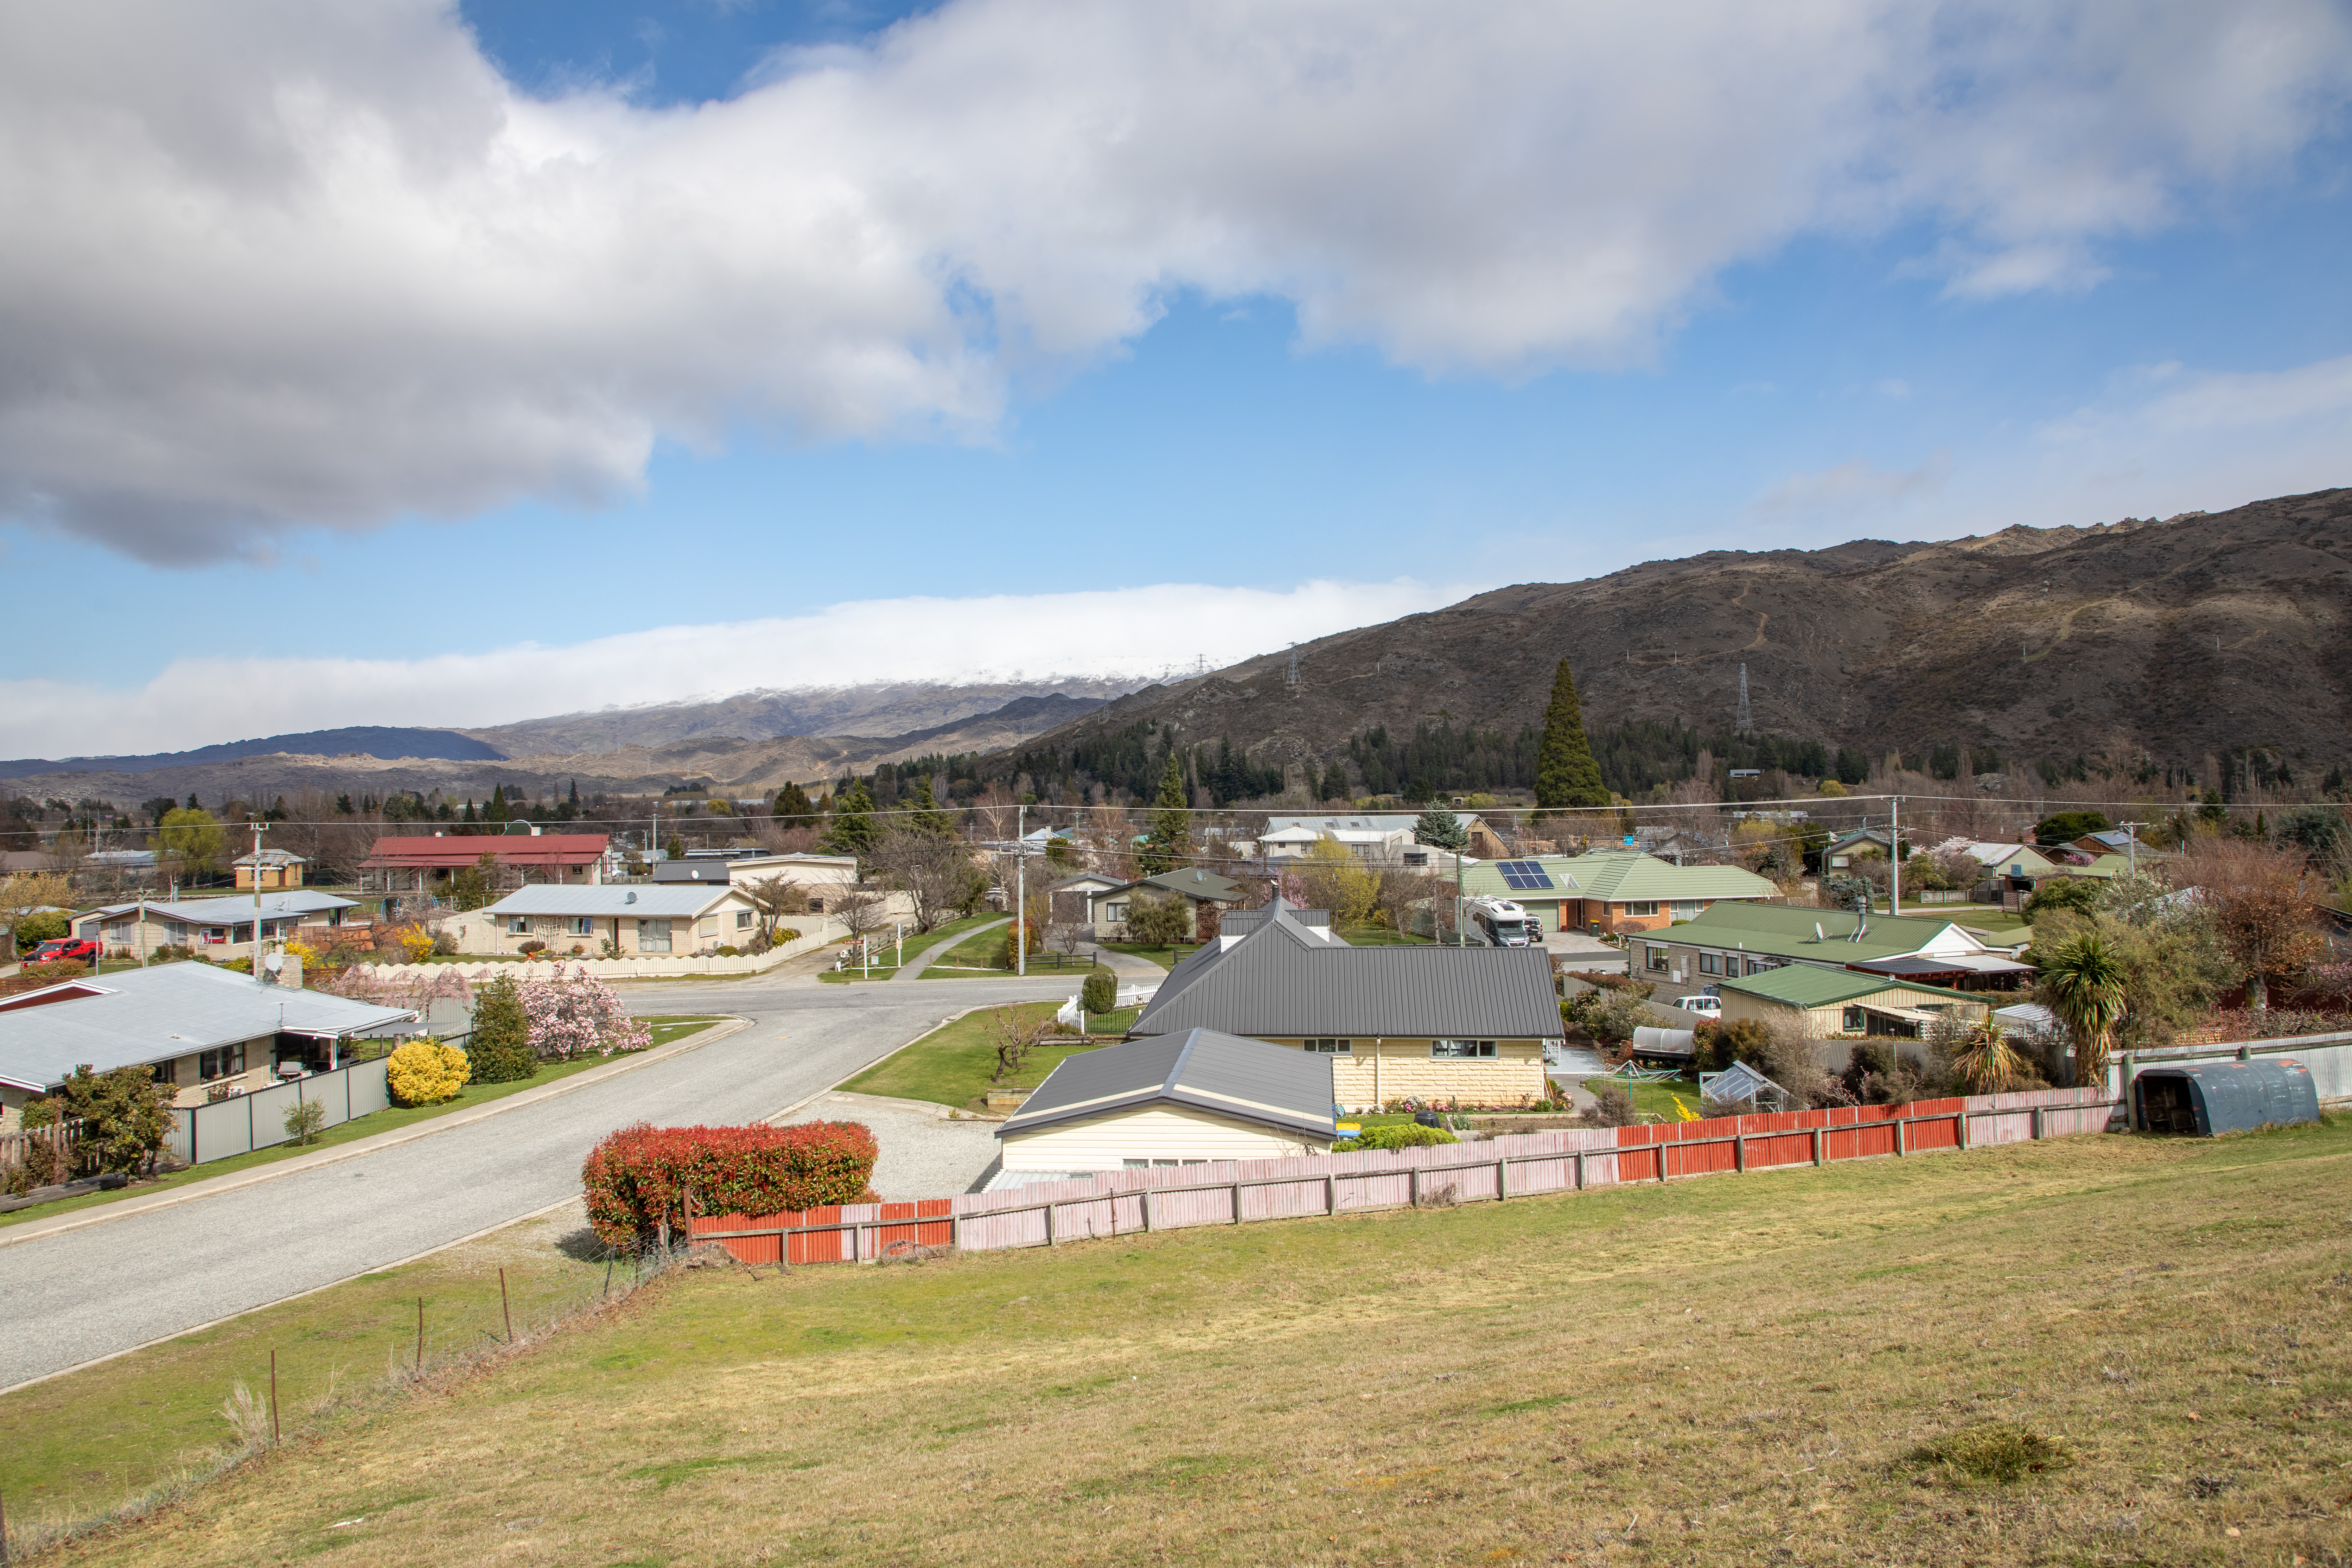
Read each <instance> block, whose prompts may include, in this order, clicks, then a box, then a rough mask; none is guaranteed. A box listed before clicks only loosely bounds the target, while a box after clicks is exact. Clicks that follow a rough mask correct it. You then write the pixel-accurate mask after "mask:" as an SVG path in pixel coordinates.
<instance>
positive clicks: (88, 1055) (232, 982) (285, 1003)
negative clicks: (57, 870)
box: [0, 963, 416, 1131]
mask: <svg viewBox="0 0 2352 1568" xmlns="http://www.w3.org/2000/svg"><path fill="white" fill-rule="evenodd" d="M415 1018H416V1015H415V1014H414V1013H410V1012H404V1011H402V1010H401V1009H398V1008H393V1007H382V1006H378V1005H375V1004H373V1003H368V1002H352V1001H349V1000H347V999H345V998H343V997H341V996H331V995H328V994H326V993H324V992H320V991H303V990H299V989H292V988H289V987H287V986H283V985H276V984H268V983H266V982H263V981H257V980H254V979H251V978H249V977H248V976H246V975H242V974H235V973H230V972H229V971H227V970H225V969H215V968H214V967H213V966H212V965H210V964H208V963H165V964H158V965H156V966H155V967H154V968H152V969H133V970H125V971H123V972H121V973H115V974H109V975H106V976H104V977H103V978H100V979H91V980H68V981H64V982H61V983H60V984H56V985H50V986H45V987H43V988H42V989H40V990H38V991H25V992H20V993H18V994H16V995H14V996H10V997H7V998H5V999H0V1131H15V1129H16V1125H17V1116H18V1113H19V1111H21V1110H22V1109H23V1107H24V1104H25V1101H26V1100H29V1099H31V1098H32V1097H34V1096H35V1095H39V1094H45V1093H47V1092H48V1091H49V1090H50V1089H54V1088H55V1087H56V1086H57V1085H58V1084H59V1083H61V1082H63V1081H64V1080H65V1079H66V1078H67V1077H68V1075H69V1074H71V1073H72V1072H73V1070H74V1069H75V1068H78V1067H82V1066H88V1067H89V1068H93V1069H94V1070H96V1071H99V1072H106V1071H109V1070H110V1069H112V1068H120V1067H146V1068H152V1070H153V1072H154V1074H155V1077H156V1079H157V1080H158V1081H159V1082H163V1083H168V1084H171V1085H173V1087H174V1088H175V1089H177V1090H178V1093H177V1094H176V1095H175V1096H174V1099H173V1103H175V1104H178V1105H201V1104H203V1103H204V1102H205V1100H208V1099H209V1100H217V1099H219V1098H221V1097H222V1096H223V1095H225V1094H229V1093H243V1092H244V1091H246V1090H247V1089H259V1088H261V1087H262V1086H263V1085H265V1084H267V1083H268V1082H270V1081H271V1080H272V1079H276V1078H277V1077H278V1076H279V1068H280V1067H281V1066H290V1065H293V1064H299V1066H300V1067H301V1068H305V1069H310V1070H324V1069H327V1068H332V1067H334V1066H335V1065H336V1064H337V1058H338V1057H339V1056H340V1054H341V1043H342V1042H343V1041H345V1040H350V1039H355V1038H373V1037H379V1036H383V1035H392V1034H400V1033H404V1032H407V1030H408V1029H409V1028H410V1027H411V1026H413V1025H414V1023H415Z"/></svg>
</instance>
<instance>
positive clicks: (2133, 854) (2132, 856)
mask: <svg viewBox="0 0 2352 1568" xmlns="http://www.w3.org/2000/svg"><path fill="white" fill-rule="evenodd" d="M2146 826H2147V823H2145V822H2126V823H2125V824H2124V855H2125V857H2126V858H2127V859H2128V860H2129V861H2130V863H2131V874H2132V875H2133V876H2135V877H2137V876H2138V875H2139V830H2140V829H2141V828H2143V827H2146Z"/></svg>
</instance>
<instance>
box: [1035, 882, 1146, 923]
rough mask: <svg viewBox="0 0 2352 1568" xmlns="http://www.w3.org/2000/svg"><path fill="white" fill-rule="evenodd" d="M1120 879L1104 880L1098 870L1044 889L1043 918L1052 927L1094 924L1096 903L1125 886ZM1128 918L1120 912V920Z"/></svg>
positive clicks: (1125, 883)
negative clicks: (1107, 894)
mask: <svg viewBox="0 0 2352 1568" xmlns="http://www.w3.org/2000/svg"><path fill="white" fill-rule="evenodd" d="M1127 885H1128V884H1127V880H1126V879H1124V878H1121V877H1106V876H1104V875H1103V874H1102V873H1101V872H1099V871H1081V872H1079V873H1078V874H1077V875H1076V876H1075V877H1065V878H1063V879H1061V880H1060V881H1058V882H1055V883H1052V884H1050V885H1049V886H1048V887H1047V888H1046V889H1045V910H1046V913H1045V919H1046V921H1047V923H1049V924H1052V925H1082V926H1088V927H1092V926H1093V925H1094V924H1095V900H1097V899H1099V898H1101V897H1102V896H1103V895H1104V894H1106V893H1111V892H1116V891H1117V890H1118V889H1121V888H1124V887H1126V886H1127ZM1126 918H1127V916H1126V915H1125V914H1124V913H1121V914H1120V916H1119V919H1120V920H1122V921H1123V920H1125V919H1126Z"/></svg>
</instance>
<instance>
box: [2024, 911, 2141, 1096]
mask: <svg viewBox="0 0 2352 1568" xmlns="http://www.w3.org/2000/svg"><path fill="white" fill-rule="evenodd" d="M2036 957H2037V958H2038V959H2039V961H2040V963H2041V965H2042V984H2041V985H2040V987H2039V990H2040V991H2041V993H2042V1000H2043V1002H2044V1003H2046V1004H2047V1005H2048V1006H2049V1008H2050V1010H2051V1011H2052V1012H2053V1013H2055V1014H2057V1015H2058V1021H2059V1022H2060V1023H2062V1024H2063V1025H2065V1026H2066V1033H2067V1034H2068V1035H2069V1036H2070V1037H2073V1039H2074V1081H2075V1082H2076V1083H2077V1084H2086V1083H2105V1081H2106V1072H2107V1053H2108V1051H2109V1050H2110V1049H2111V1048H2112V1047H2113V1046H2114V1044H2115V1036H2116V1025H2117V1024H2119V1023H2121V1022H2122V1021H2123V1016H2124V1013H2125V1011H2126V998H2125V994H2124V984H2125V972H2124V960H2123V954H2122V952H2119V951H2118V950H2117V948H2116V944H2115V942H2113V941H2112V940H2110V939H2109V938H2107V937H2105V936H2103V935H2101V934H2100V933H2099V932H2098V931H2095V930H2093V931H2076V932H2074V934H2073V935H2071V936H2067V937H2064V938H2062V939H2061V940H2059V941H2057V942H2053V943H2051V944H2050V946H2049V948H2048V949H2047V950H2044V951H2038V952H2037V953H2036Z"/></svg>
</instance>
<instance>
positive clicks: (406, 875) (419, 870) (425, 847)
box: [360, 828, 612, 893]
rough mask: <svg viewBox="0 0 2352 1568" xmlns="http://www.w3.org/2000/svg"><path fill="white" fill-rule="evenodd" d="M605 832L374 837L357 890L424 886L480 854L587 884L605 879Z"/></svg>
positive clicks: (540, 875)
mask: <svg viewBox="0 0 2352 1568" xmlns="http://www.w3.org/2000/svg"><path fill="white" fill-rule="evenodd" d="M611 845H612V836H611V835H610V834H604V833H541V832H540V831H539V830H538V829H537V828H533V829H531V830H530V832H529V833H505V834H489V833H468V834H454V833H446V832H443V833H433V834H423V833H418V834H410V835H406V836H404V837H397V838H379V839H377V840H376V841H375V847H374V848H373V849H372V850H370V851H369V852H368V857H367V858H366V859H364V860H362V861H361V862H360V888H361V890H362V891H381V892H386V893H399V892H409V891H415V892H419V893H422V892H425V891H428V890H429V889H430V884H431V882H432V881H433V879H436V878H439V877H449V876H455V875H456V874H457V872H459V871H463V870H467V869H469V868H472V867H474V866H476V865H478V864H479V863H480V861H481V858H482V857H483V856H485V855H488V856H491V857H493V858H495V859H496V860H497V861H498V863H499V865H500V866H501V867H509V868H513V869H515V870H517V871H520V873H521V874H522V876H523V879H525V880H526V881H530V882H548V883H571V884H587V885H590V886H595V885H597V884H600V883H602V882H603V881H604V861H605V852H606V851H607V850H608V849H609V848H610V847H611Z"/></svg>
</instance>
